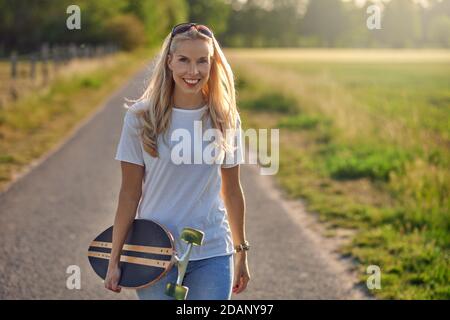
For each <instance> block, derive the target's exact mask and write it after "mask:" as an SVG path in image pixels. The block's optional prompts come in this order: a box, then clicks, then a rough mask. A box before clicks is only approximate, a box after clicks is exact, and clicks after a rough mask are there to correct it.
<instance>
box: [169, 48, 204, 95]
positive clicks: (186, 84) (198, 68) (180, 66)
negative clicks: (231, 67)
mask: <svg viewBox="0 0 450 320" xmlns="http://www.w3.org/2000/svg"><path fill="white" fill-rule="evenodd" d="M167 64H168V67H169V69H170V70H172V75H173V80H174V81H175V86H176V90H181V91H182V92H183V93H185V94H189V95H191V94H198V92H199V91H201V89H202V87H203V86H204V85H205V84H206V83H207V82H208V79H209V71H210V69H211V53H210V47H209V45H208V42H206V41H204V40H200V39H197V40H184V41H180V42H179V43H178V46H177V48H176V50H175V52H174V53H173V54H169V58H168V63H167Z"/></svg>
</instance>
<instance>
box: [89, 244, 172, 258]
mask: <svg viewBox="0 0 450 320" xmlns="http://www.w3.org/2000/svg"><path fill="white" fill-rule="evenodd" d="M91 247H94V248H107V249H112V243H111V242H104V241H92V243H91ZM122 250H127V251H136V252H144V253H153V254H163V255H172V254H173V249H172V248H161V247H150V246H136V245H131V244H124V245H123V249H122Z"/></svg>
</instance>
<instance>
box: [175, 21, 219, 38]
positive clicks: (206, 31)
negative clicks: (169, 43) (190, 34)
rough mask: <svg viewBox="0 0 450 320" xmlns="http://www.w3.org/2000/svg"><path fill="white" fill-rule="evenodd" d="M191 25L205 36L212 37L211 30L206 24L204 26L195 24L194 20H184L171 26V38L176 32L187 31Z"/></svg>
mask: <svg viewBox="0 0 450 320" xmlns="http://www.w3.org/2000/svg"><path fill="white" fill-rule="evenodd" d="M192 27H194V28H195V29H197V31H198V32H200V33H201V34H204V35H205V36H207V37H209V38H212V37H213V33H212V31H211V30H210V29H209V28H208V27H207V26H205V25H203V24H197V23H194V22H190V23H187V22H184V23H180V24H177V25H176V26H175V27H173V28H172V33H171V38H173V37H174V36H176V35H177V34H180V33H183V32H186V31H188V30H189V29H191V28H192Z"/></svg>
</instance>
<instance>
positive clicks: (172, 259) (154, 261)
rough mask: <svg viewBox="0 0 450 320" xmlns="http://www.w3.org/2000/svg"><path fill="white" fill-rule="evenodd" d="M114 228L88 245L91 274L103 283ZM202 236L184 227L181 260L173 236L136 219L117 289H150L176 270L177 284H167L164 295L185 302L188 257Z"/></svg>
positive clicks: (128, 236) (143, 220)
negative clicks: (173, 268) (183, 284)
mask: <svg viewBox="0 0 450 320" xmlns="http://www.w3.org/2000/svg"><path fill="white" fill-rule="evenodd" d="M112 235H113V226H111V227H109V228H108V229H106V230H105V231H103V232H102V233H100V234H99V235H98V236H97V237H96V238H95V239H94V240H93V241H92V242H91V244H90V246H89V249H88V254H87V256H88V259H89V263H90V265H91V266H92V269H93V270H94V272H95V273H96V274H97V275H98V276H99V277H100V278H102V279H103V280H104V279H105V277H106V273H107V271H108V264H109V260H110V256H111V249H112ZM203 236H204V233H203V232H202V231H200V230H197V229H193V228H184V229H183V232H182V234H181V236H180V238H181V239H182V240H183V241H185V242H186V243H187V244H188V247H187V249H186V251H185V252H184V253H183V255H182V256H181V257H180V256H179V255H178V254H177V251H176V249H175V245H174V238H173V236H172V234H171V233H170V232H169V231H168V230H167V229H166V228H165V227H164V226H163V225H161V224H159V223H157V222H155V221H153V220H147V219H135V220H134V221H133V223H132V225H131V227H130V229H129V231H128V234H127V236H126V238H125V242H124V245H123V247H122V252H121V256H120V263H119V267H120V269H121V277H120V281H119V286H121V287H123V288H128V289H138V288H144V287H147V286H150V285H152V284H154V283H155V282H157V281H158V280H160V279H161V278H162V277H164V276H165V275H166V274H167V273H168V272H169V271H170V269H171V268H172V267H173V266H174V265H176V266H177V267H178V278H177V282H176V283H169V284H168V285H167V288H166V294H167V295H169V296H172V297H174V298H176V299H179V300H184V299H186V296H187V293H188V288H187V287H184V286H182V282H183V278H184V274H185V272H186V269H187V264H188V263H189V256H190V252H191V249H192V246H194V245H201V244H202V242H203Z"/></svg>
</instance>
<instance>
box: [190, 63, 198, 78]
mask: <svg viewBox="0 0 450 320" xmlns="http://www.w3.org/2000/svg"><path fill="white" fill-rule="evenodd" d="M189 72H190V74H191V75H194V76H195V75H196V74H197V65H196V64H195V63H191V66H190V68H189Z"/></svg>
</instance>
